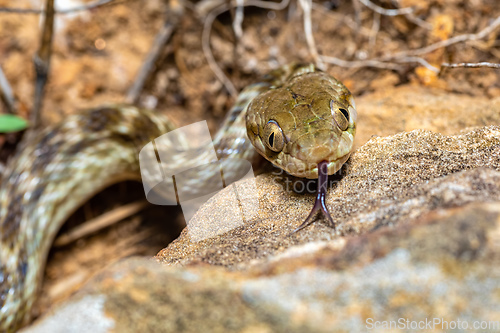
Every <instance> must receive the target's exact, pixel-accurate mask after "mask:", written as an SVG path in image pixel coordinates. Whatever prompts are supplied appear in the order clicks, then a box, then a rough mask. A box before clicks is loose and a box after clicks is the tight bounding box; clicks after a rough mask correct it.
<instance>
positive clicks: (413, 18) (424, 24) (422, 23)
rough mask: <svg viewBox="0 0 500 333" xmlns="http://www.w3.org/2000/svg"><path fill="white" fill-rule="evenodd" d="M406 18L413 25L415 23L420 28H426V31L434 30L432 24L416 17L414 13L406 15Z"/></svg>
mask: <svg viewBox="0 0 500 333" xmlns="http://www.w3.org/2000/svg"><path fill="white" fill-rule="evenodd" d="M405 17H406V19H407V20H408V21H410V22H411V23H414V24H416V25H418V26H419V27H421V28H424V29H426V30H432V28H433V26H432V24H430V23H429V22H426V21H424V20H422V19H420V18H418V17H416V16H415V15H413V13H408V14H405Z"/></svg>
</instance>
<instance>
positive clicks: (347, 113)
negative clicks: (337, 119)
mask: <svg viewBox="0 0 500 333" xmlns="http://www.w3.org/2000/svg"><path fill="white" fill-rule="evenodd" d="M339 110H340V112H342V114H343V115H344V117H345V119H347V121H349V112H347V110H346V109H339Z"/></svg>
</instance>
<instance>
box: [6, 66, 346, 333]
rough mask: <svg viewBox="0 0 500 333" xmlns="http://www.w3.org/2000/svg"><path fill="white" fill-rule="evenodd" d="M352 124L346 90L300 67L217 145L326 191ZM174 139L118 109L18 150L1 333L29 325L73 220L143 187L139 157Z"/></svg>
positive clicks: (250, 98) (153, 122)
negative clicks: (53, 255) (136, 185)
mask: <svg viewBox="0 0 500 333" xmlns="http://www.w3.org/2000/svg"><path fill="white" fill-rule="evenodd" d="M355 124H356V111H355V108H354V104H353V100H352V97H351V94H350V93H349V91H348V90H347V88H345V87H344V86H343V85H342V83H340V82H339V81H337V80H336V79H334V78H333V77H331V76H329V75H327V74H325V73H323V72H321V71H318V70H317V69H316V68H315V67H314V66H313V65H297V64H293V65H287V66H284V67H282V68H280V69H278V70H275V71H273V72H271V73H270V74H269V75H267V76H265V77H264V79H263V81H262V82H260V83H257V84H254V85H251V86H248V87H247V88H245V89H244V90H243V91H242V92H241V94H240V95H239V97H238V100H237V102H236V103H235V106H234V107H233V108H232V109H231V111H230V112H229V114H228V115H227V116H226V119H225V121H224V123H223V125H222V126H221V129H220V130H219V132H218V133H217V135H216V137H215V139H214V145H215V147H216V151H217V156H218V158H223V157H234V156H236V157H239V158H245V159H253V158H254V157H255V156H256V155H257V153H259V154H260V155H262V156H264V157H265V158H266V159H268V160H269V161H271V162H272V163H273V164H275V165H276V166H278V167H280V168H282V169H284V170H285V171H287V172H289V173H290V174H292V175H294V176H298V177H306V178H318V176H319V178H320V183H321V179H322V178H323V179H324V178H325V177H327V175H328V174H333V173H334V172H336V171H337V170H338V169H339V168H340V167H341V165H342V164H343V163H344V162H345V161H346V160H347V158H348V157H349V154H350V151H351V149H352V146H353V140H354V134H355ZM172 129H174V127H173V126H172V125H171V123H170V122H169V121H168V119H166V118H164V117H161V116H158V115H156V114H155V113H153V112H151V111H148V110H141V109H138V108H135V107H132V106H124V105H114V106H109V107H105V108H99V109H93V110H89V111H86V112H83V113H81V114H77V115H74V116H71V117H68V118H67V119H65V120H64V122H63V123H61V124H59V125H56V126H55V127H52V128H48V129H46V130H44V131H42V132H40V133H37V134H34V133H31V135H29V136H28V139H25V140H23V142H21V144H20V148H19V149H18V151H17V154H15V156H14V157H13V158H12V159H11V160H10V161H9V164H8V166H7V168H6V171H5V173H4V175H3V177H2V182H1V184H0V332H10V331H14V330H16V329H17V328H19V327H20V326H22V325H25V324H26V323H28V322H29V319H30V310H31V307H32V305H33V302H34V300H35V297H36V293H37V290H38V289H39V286H40V284H41V279H42V276H43V269H44V266H45V261H46V258H47V254H48V252H49V249H50V247H51V244H52V242H53V240H54V237H55V236H56V233H57V231H58V230H59V228H60V227H61V225H62V224H63V223H64V221H65V220H66V219H67V218H68V216H69V215H70V214H71V213H72V212H74V211H75V210H76V209H77V208H78V207H79V206H81V205H82V203H84V202H85V201H86V200H88V199H89V198H90V197H92V196H93V195H94V194H95V193H97V192H99V191H100V190H102V189H103V188H105V187H108V186H109V185H111V184H113V183H116V182H119V181H123V180H130V179H140V172H139V163H138V154H139V150H140V149H141V148H142V147H143V146H144V145H145V144H147V143H148V142H150V141H151V140H153V139H155V138H156V137H158V136H160V135H162V134H165V133H166V132H168V131H170V130H172ZM247 133H248V135H247ZM254 147H255V149H254ZM183 163H188V164H189V163H192V164H193V165H194V166H196V165H197V164H196V161H191V162H189V161H183ZM183 167H184V169H189V168H190V166H189V165H184V166H183ZM226 171H227V170H225V172H226ZM208 176H209V175H201V174H200V175H199V177H198V181H203V179H204V177H208ZM320 187H321V186H320ZM324 193H325V191H318V197H320V194H321V195H322V196H323V198H322V199H321V198H320V200H319V201H320V204H319V206H318V207H320V206H321V207H322V208H321V207H320V208H321V209H323V210H324V212H325V213H326V214H328V212H327V210H326V206H325V205H324V200H323V199H324ZM315 207H316V205H315ZM315 210H317V209H316V208H315V209H313V212H315ZM313 212H311V215H310V216H309V218H308V220H309V219H310V217H311V216H312V213H313ZM327 217H329V214H328V216H327ZM330 219H331V218H330ZM306 222H308V221H306Z"/></svg>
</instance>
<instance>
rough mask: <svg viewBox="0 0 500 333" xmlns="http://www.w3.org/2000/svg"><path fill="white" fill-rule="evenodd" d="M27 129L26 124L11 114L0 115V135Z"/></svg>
mask: <svg viewBox="0 0 500 333" xmlns="http://www.w3.org/2000/svg"><path fill="white" fill-rule="evenodd" d="M26 127H28V122H27V121H26V120H24V119H23V118H21V117H18V116H15V115H13V114H0V133H9V132H18V131H21V130H23V129H26Z"/></svg>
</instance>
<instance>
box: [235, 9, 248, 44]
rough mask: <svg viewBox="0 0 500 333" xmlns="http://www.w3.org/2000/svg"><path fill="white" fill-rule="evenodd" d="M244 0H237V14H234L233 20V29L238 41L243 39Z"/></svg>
mask: <svg viewBox="0 0 500 333" xmlns="http://www.w3.org/2000/svg"><path fill="white" fill-rule="evenodd" d="M243 4H244V0H236V14H235V15H234V20H233V31H234V35H235V37H236V41H239V40H240V39H241V36H243V28H242V24H243V17H244V14H245V13H244V7H243Z"/></svg>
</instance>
